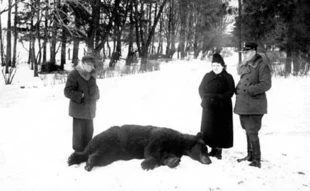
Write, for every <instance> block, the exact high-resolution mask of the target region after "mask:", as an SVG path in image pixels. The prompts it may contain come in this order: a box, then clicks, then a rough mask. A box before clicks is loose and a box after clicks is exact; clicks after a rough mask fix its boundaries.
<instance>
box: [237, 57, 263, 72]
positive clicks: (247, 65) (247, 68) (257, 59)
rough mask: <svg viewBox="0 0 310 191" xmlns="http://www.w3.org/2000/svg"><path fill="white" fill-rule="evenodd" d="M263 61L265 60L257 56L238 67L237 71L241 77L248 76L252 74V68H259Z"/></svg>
mask: <svg viewBox="0 0 310 191" xmlns="http://www.w3.org/2000/svg"><path fill="white" fill-rule="evenodd" d="M262 61H263V58H262V56H261V55H259V54H255V55H254V56H253V58H252V59H251V60H250V61H248V62H246V63H245V64H241V65H238V67H237V71H238V74H239V75H243V74H248V73H250V72H251V69H250V67H252V68H257V66H258V65H259V64H260V63H261V62H262Z"/></svg>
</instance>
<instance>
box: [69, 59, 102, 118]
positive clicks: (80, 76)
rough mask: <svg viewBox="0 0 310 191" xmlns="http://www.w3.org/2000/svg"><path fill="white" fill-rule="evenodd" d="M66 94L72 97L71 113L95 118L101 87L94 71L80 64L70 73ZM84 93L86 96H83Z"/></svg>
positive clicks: (81, 116) (78, 116) (74, 115)
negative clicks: (84, 68)
mask: <svg viewBox="0 0 310 191" xmlns="http://www.w3.org/2000/svg"><path fill="white" fill-rule="evenodd" d="M64 94H65V96H66V97H67V98H69V99H70V103H69V115H70V116H71V117H74V118H80V119H93V118H94V117H95V116H96V102H97V100H98V99H99V89H98V86H97V83H96V76H95V73H94V71H93V72H91V73H88V72H86V71H84V70H83V68H82V67H81V66H80V65H77V66H76V68H75V69H74V70H73V71H72V72H71V73H70V74H69V75H68V80H67V83H66V86H65V89H64ZM83 94H84V97H82V96H83Z"/></svg>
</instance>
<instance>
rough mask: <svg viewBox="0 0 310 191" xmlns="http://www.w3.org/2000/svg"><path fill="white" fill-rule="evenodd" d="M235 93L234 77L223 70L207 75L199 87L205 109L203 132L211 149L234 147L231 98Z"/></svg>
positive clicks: (203, 113)
mask: <svg viewBox="0 0 310 191" xmlns="http://www.w3.org/2000/svg"><path fill="white" fill-rule="evenodd" d="M234 92H235V83H234V79H233V77H232V76H231V75H230V74H229V73H227V72H226V70H223V71H222V72H221V73H220V74H215V73H214V72H213V71H211V72H209V73H207V74H206V75H205V76H204V77H203V79H202V82H201V84H200V86H199V94H200V97H201V99H202V102H201V106H202V107H203V112H202V121H201V132H202V134H203V139H204V141H205V143H206V144H207V145H209V146H210V147H220V148H230V147H232V146H233V117H232V115H233V111H232V101H231V98H232V96H233V95H234Z"/></svg>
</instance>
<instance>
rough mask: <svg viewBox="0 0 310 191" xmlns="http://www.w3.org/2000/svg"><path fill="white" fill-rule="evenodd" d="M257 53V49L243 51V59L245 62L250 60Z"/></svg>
mask: <svg viewBox="0 0 310 191" xmlns="http://www.w3.org/2000/svg"><path fill="white" fill-rule="evenodd" d="M255 54H256V51H255V50H247V51H243V52H242V55H243V61H244V62H248V61H250V60H251V59H252V58H253V56H254V55H255Z"/></svg>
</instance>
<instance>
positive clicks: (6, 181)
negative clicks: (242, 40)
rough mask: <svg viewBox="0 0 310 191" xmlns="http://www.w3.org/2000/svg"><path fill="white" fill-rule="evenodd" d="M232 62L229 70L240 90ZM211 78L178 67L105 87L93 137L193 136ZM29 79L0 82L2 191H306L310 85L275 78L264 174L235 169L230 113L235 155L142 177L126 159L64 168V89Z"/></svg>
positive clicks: (205, 65) (67, 144)
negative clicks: (128, 127) (117, 129)
mask: <svg viewBox="0 0 310 191" xmlns="http://www.w3.org/2000/svg"><path fill="white" fill-rule="evenodd" d="M236 58H237V57H236V55H234V56H232V57H228V58H225V61H226V63H227V64H228V72H230V73H231V74H232V75H233V76H234V78H235V82H236V83H237V81H238V78H239V77H238V76H237V74H236V72H235V64H236V60H237V59H236ZM209 70H210V64H209V61H207V60H204V61H200V60H189V61H178V60H173V61H172V62H169V63H164V64H162V66H161V70H160V71H156V72H152V73H143V74H136V75H130V76H123V77H116V78H106V79H99V80H98V86H99V88H100V94H101V98H100V100H99V102H98V105H97V117H96V118H95V120H94V123H95V132H94V134H98V133H99V132H101V131H103V130H105V129H107V128H109V127H110V126H112V125H122V124H141V125H148V124H150V125H156V126H164V127H169V128H173V129H176V130H178V131H181V132H183V133H190V134H196V133H197V132H198V131H199V129H200V120H201V107H200V98H199V95H198V86H199V84H200V81H201V79H202V77H203V75H204V74H205V73H206V72H208V71H209ZM32 76H33V71H31V70H29V68H28V66H27V65H20V66H19V68H18V71H17V73H16V78H15V79H14V84H13V85H10V86H5V85H4V82H3V79H2V78H0V116H1V119H0V190H6V191H17V190H21V191H30V190H32V191H42V190H44V191H55V190H66V191H70V190H77V191H83V190H93V191H95V190H109V191H110V190H111V191H112V190H117V191H118V190H124V191H131V190H132V191H140V190H141V191H142V190H143V191H145V190H148V191H153V190H154V191H159V190H180V191H181V190H184V191H185V190H197V191H199V190H209V191H212V190H225V191H226V190H229V191H230V190H238V191H246V190H252V191H256V190H260V191H261V190H266V191H269V190H270V191H274V190H281V191H293V190H294V191H295V190H300V191H306V190H310V177H309V174H310V169H309V164H308V163H309V161H310V160H309V159H310V144H309V143H310V142H309V138H310V130H309V127H310V118H309V116H310V78H301V77H289V78H286V79H284V78H281V77H274V78H273V86H272V89H271V90H270V91H269V92H268V93H267V96H268V104H269V107H268V114H267V115H265V116H264V118H263V126H262V129H261V131H260V140H261V147H262V168H261V169H258V168H253V167H249V166H248V163H247V162H243V163H238V162H236V159H237V158H240V157H242V156H244V155H245V154H246V153H245V151H246V140H245V134H244V131H243V130H242V128H241V126H240V123H239V118H238V116H237V115H235V114H234V147H233V148H231V149H225V150H224V151H223V159H222V160H217V159H215V158H211V160H212V164H210V165H202V164H200V163H198V162H197V161H193V160H191V159H190V158H188V157H186V156H184V157H183V158H182V161H181V163H180V165H179V166H178V167H177V168H176V169H170V168H168V167H159V168H156V169H155V170H152V171H143V170H142V169H141V167H140V163H141V160H130V161H118V162H114V163H113V164H111V165H109V166H106V167H95V168H94V169H93V171H91V172H87V171H85V170H84V165H85V163H82V164H81V165H75V166H71V167H68V166H67V163H66V161H67V158H68V156H69V155H70V154H71V153H72V149H71V139H72V118H71V117H69V116H68V103H69V100H68V99H66V98H65V97H64V95H63V88H64V84H57V83H54V84H53V83H52V84H51V85H50V84H46V83H44V81H42V80H41V79H40V78H33V77H32ZM21 87H23V88H21ZM234 100H235V97H233V101H234Z"/></svg>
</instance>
